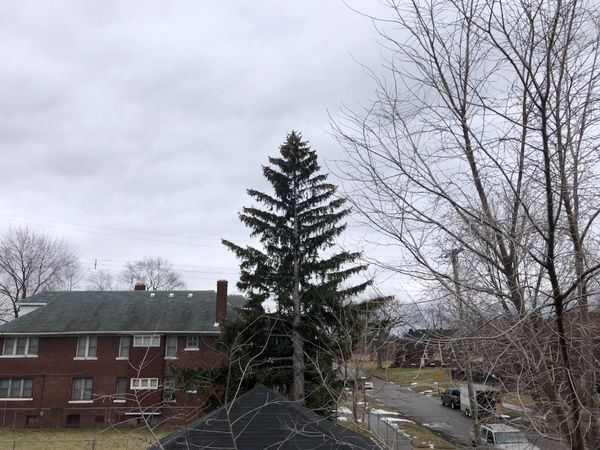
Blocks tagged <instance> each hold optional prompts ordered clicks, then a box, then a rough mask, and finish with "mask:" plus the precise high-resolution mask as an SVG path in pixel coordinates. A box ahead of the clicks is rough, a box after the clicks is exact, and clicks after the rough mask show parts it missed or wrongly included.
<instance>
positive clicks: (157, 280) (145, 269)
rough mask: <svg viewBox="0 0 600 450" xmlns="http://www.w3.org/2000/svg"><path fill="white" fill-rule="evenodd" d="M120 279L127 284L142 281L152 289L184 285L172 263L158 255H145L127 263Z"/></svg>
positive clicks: (179, 287)
mask: <svg viewBox="0 0 600 450" xmlns="http://www.w3.org/2000/svg"><path fill="white" fill-rule="evenodd" d="M121 280H122V281H123V282H124V283H127V284H128V285H129V286H131V285H133V284H135V283H143V284H145V285H146V288H147V289H149V290H152V291H159V290H173V289H181V288H184V287H185V283H184V282H183V281H182V280H181V276H180V275H179V274H178V273H177V272H175V270H173V264H172V263H171V262H169V261H168V260H166V259H164V258H161V257H160V256H159V257H146V258H144V259H142V260H141V261H134V262H129V263H127V265H126V267H125V270H124V271H123V272H122V274H121Z"/></svg>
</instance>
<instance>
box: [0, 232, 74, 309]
mask: <svg viewBox="0 0 600 450" xmlns="http://www.w3.org/2000/svg"><path fill="white" fill-rule="evenodd" d="M77 272H78V257H77V255H76V254H75V252H74V251H73V249H72V248H71V247H70V246H69V245H68V244H67V243H66V242H65V241H63V240H62V239H54V238H51V237H50V236H48V235H46V234H44V233H40V232H35V231H32V230H30V229H29V228H28V227H18V228H10V229H9V230H8V231H7V232H6V234H5V235H4V236H2V237H1V238H0V295H2V297H4V300H5V301H6V302H7V303H8V305H9V307H10V308H11V309H12V315H14V317H15V318H16V317H18V316H19V300H23V299H25V298H27V297H29V296H31V295H34V294H36V293H38V292H40V291H43V290H60V289H69V290H70V289H72V288H73V286H74V283H75V282H76V280H77Z"/></svg>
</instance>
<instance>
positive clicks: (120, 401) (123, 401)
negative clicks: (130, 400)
mask: <svg viewBox="0 0 600 450" xmlns="http://www.w3.org/2000/svg"><path fill="white" fill-rule="evenodd" d="M126 401H127V400H119V399H117V400H113V403H125V402H126Z"/></svg>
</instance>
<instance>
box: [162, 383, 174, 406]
mask: <svg viewBox="0 0 600 450" xmlns="http://www.w3.org/2000/svg"><path fill="white" fill-rule="evenodd" d="M174 401H175V378H165V384H164V386H163V402H169V403H172V402H174Z"/></svg>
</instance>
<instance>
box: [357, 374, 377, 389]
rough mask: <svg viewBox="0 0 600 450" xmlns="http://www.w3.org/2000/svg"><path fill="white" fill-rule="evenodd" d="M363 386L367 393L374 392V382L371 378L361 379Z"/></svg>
mask: <svg viewBox="0 0 600 450" xmlns="http://www.w3.org/2000/svg"><path fill="white" fill-rule="evenodd" d="M360 379H361V381H362V383H363V386H364V388H365V391H372V390H373V389H374V386H373V381H372V380H371V378H367V377H360Z"/></svg>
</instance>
